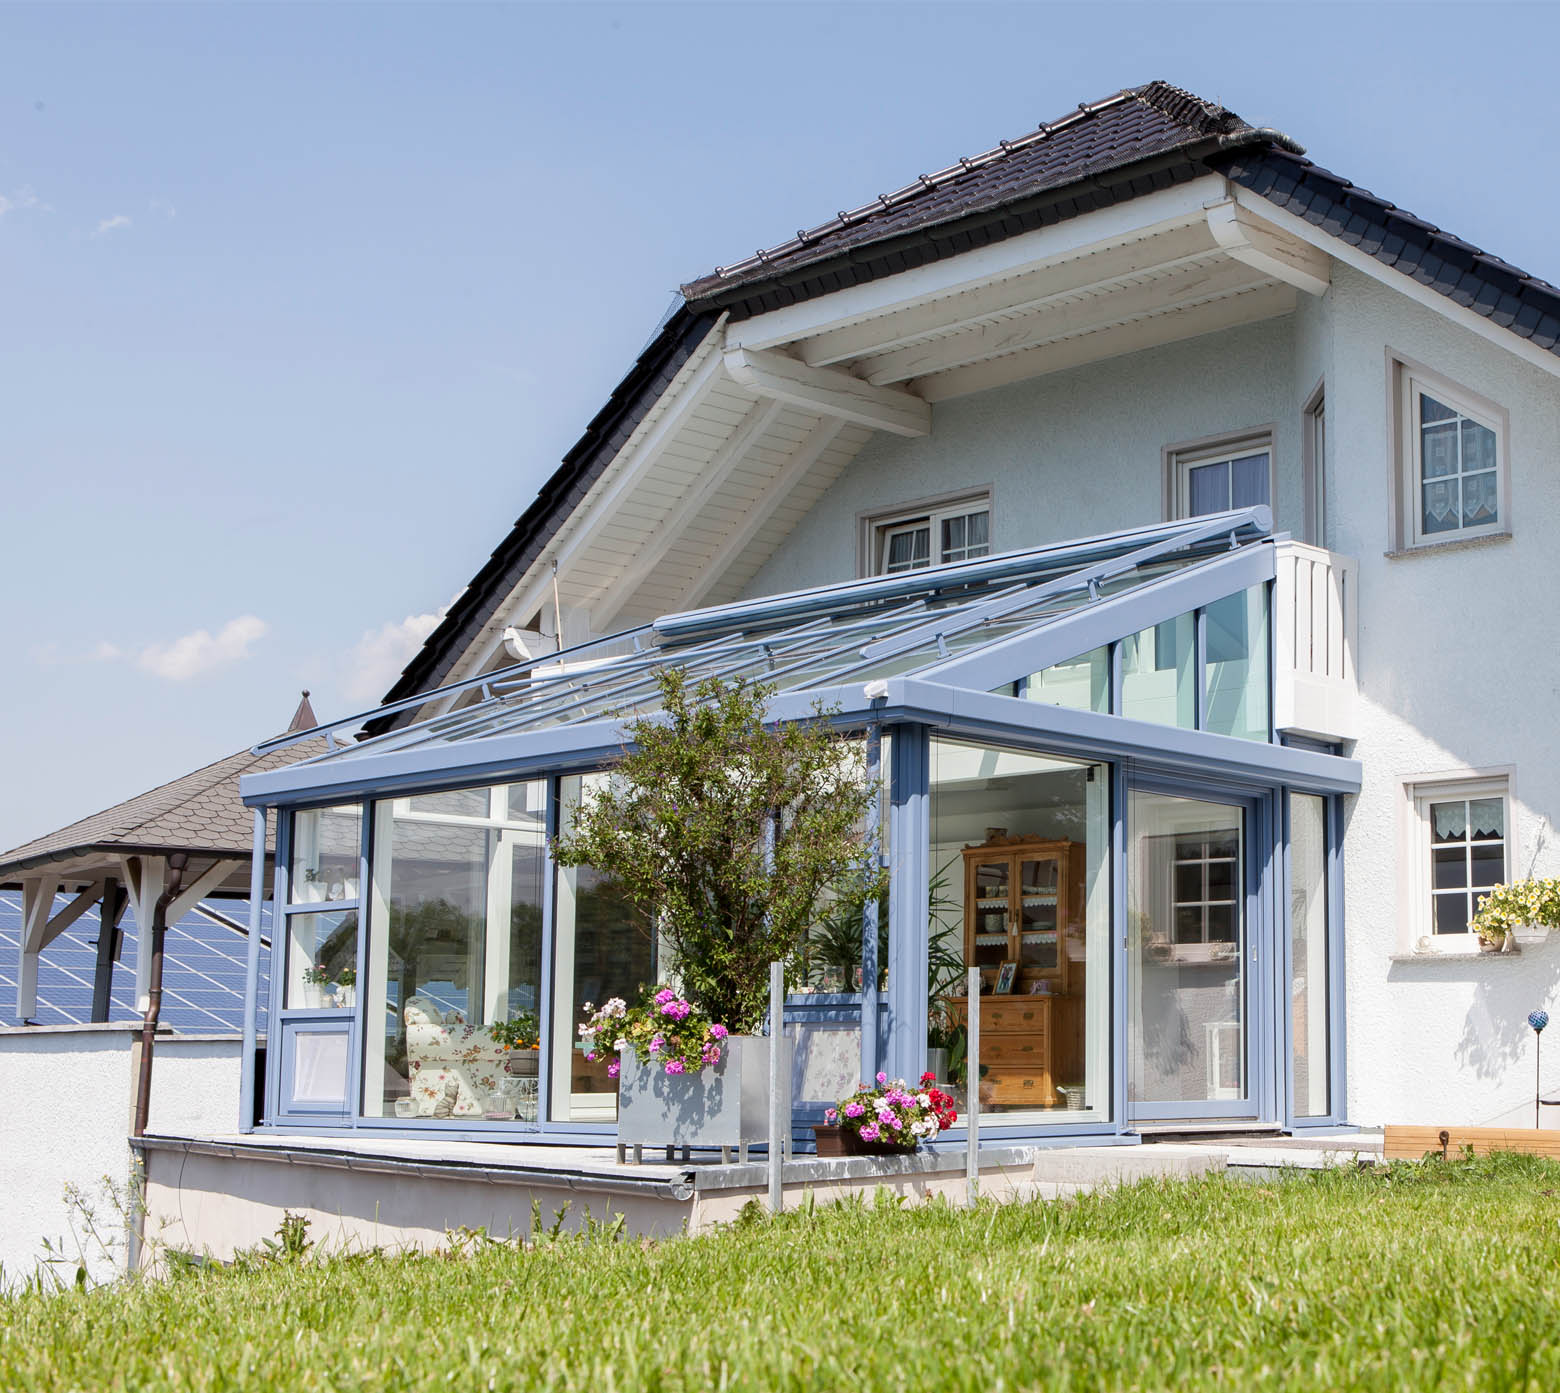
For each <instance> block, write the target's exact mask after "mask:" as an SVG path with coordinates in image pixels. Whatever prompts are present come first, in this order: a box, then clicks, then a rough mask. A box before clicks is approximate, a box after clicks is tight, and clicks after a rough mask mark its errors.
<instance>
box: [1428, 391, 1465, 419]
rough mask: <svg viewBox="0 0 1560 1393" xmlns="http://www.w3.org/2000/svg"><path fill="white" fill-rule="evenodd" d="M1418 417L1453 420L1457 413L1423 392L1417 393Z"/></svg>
mask: <svg viewBox="0 0 1560 1393" xmlns="http://www.w3.org/2000/svg"><path fill="white" fill-rule="evenodd" d="M1419 419H1420V420H1421V421H1455V420H1456V419H1457V413H1456V412H1455V411H1453V410H1452V408H1451V407H1449V406H1443V405H1442V404H1441V403H1440V402H1438V401H1437V400H1436V399H1435V398H1434V397H1432V396H1430V395H1428V394H1427V393H1425V392H1421V393H1420V394H1419Z"/></svg>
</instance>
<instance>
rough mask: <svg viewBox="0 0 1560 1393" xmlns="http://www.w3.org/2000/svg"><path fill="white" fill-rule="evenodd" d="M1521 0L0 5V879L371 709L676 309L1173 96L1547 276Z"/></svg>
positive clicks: (1534, 30)
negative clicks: (1067, 134)
mask: <svg viewBox="0 0 1560 1393" xmlns="http://www.w3.org/2000/svg"><path fill="white" fill-rule="evenodd" d="M1557 40H1560V9H1556V8H1554V7H1551V6H1547V5H1527V6H1515V7H1507V6H1501V5H1494V4H1485V5H1448V6H1431V5H1411V4H1387V5H1380V6H1369V5H1342V4H1315V5H1305V6H1290V5H1279V4H1261V3H1248V4H1244V5H1239V6H1210V5H1196V4H1177V3H1161V4H1157V5H1153V6H1135V5H1125V4H1119V5H1118V4H1105V3H1100V4H1092V5H1042V4H1026V5H984V4H961V3H956V0H944V3H941V4H937V5H930V6H919V5H914V4H896V5H892V6H881V5H873V4H852V3H836V4H830V5H801V4H785V5H772V4H735V3H734V4H727V5H692V6H690V5H680V6H677V5H661V4H638V5H628V6H621V5H584V4H576V5H569V6H548V5H520V4H512V5H504V6H479V5H463V4H437V5H416V4H406V3H403V4H398V5H395V6H372V5H366V4H352V5H348V4H338V5H331V6H309V5H304V4H259V5H251V6H235V5H200V6H180V5H175V4H158V5H146V6H138V5H133V4H116V5H113V6H108V7H103V8H97V7H93V6H88V5H80V4H50V5H44V6H37V7H33V6H26V5H16V4H9V5H0V484H3V487H0V595H3V598H4V604H3V608H0V615H3V620H0V623H3V629H0V849H3V848H7V847H10V846H14V845H17V844H20V843H21V842H23V841H25V840H28V839H29V838H31V837H34V836H38V835H41V834H43V833H45V832H48V831H51V830H53V829H54V828H56V827H58V826H61V825H63V824H65V823H67V822H69V821H72V820H74V819H75V818H78V817H81V816H84V815H86V814H88V813H90V812H93V811H95V810H97V809H99V808H102V807H106V806H108V805H109V804H111V803H114V802H117V801H119V800H121V799H123V798H126V797H129V796H132V795H134V794H136V793H139V792H141V791H142V790H144V789H147V788H150V787H152V786H154V785H156V784H159V783H162V782H165V781H166V780H168V779H172V778H175V777H177V776H179V775H181V774H183V773H185V772H187V771H189V770H191V769H194V768H196V767H198V766H200V765H202V764H205V763H208V762H210V761H212V760H215V759H218V758H221V757H223V756H225V755H228V754H231V753H233V752H235V751H237V750H239V749H242V748H244V747H246V746H248V745H251V744H253V743H254V742H255V741H257V740H260V739H263V738H265V737H266V736H268V735H271V734H273V733H275V732H277V731H279V730H280V729H282V728H283V727H284V726H285V725H286V723H287V721H288V719H289V718H290V717H291V715H292V712H293V709H294V707H295V705H296V704H297V700H298V693H299V691H300V689H302V688H308V689H309V690H310V691H311V692H312V693H313V697H312V700H313V704H314V707H315V709H316V711H317V712H318V713H319V714H320V715H321V717H326V718H329V717H338V716H343V715H346V714H348V713H350V712H352V711H355V710H360V709H363V708H366V707H369V706H372V705H373V704H374V703H375V702H376V701H377V700H378V698H379V697H380V696H381V695H382V694H383V693H384V691H385V690H386V689H387V688H388V686H389V685H390V683H391V682H392V681H393V680H394V678H395V677H396V675H397V674H398V673H399V671H400V669H401V667H402V665H403V664H404V663H405V661H406V660H407V659H408V658H409V657H410V655H411V653H412V652H413V651H414V649H415V647H416V646H417V643H418V642H419V640H420V639H421V638H422V637H423V636H424V635H425V634H426V633H427V632H428V631H429V630H430V629H431V628H432V626H433V625H434V623H436V622H437V618H438V616H439V614H440V613H441V611H442V609H443V608H444V607H445V606H447V605H448V604H449V603H450V601H451V600H452V599H453V598H454V597H455V596H456V595H457V594H458V593H459V591H460V590H461V589H462V588H463V586H464V585H465V583H466V581H467V580H468V579H469V578H470V577H471V576H472V575H473V574H474V573H475V572H476V570H477V569H478V567H479V566H480V565H481V564H482V562H483V561H484V560H485V559H486V558H487V556H488V554H489V553H490V552H491V551H492V549H493V548H494V547H495V546H496V545H497V544H498V543H499V542H500V541H501V540H502V538H503V536H504V534H505V533H506V531H507V530H508V528H509V525H510V524H511V523H512V522H513V520H514V519H515V518H516V517H517V516H518V515H519V514H520V513H521V512H522V511H523V510H524V508H525V507H526V505H527V504H528V503H529V502H530V500H531V498H532V497H533V496H534V494H535V492H536V490H537V488H538V487H539V486H540V484H541V483H542V482H543V480H544V479H545V478H546V477H547V475H548V474H549V473H550V472H551V471H552V470H553V469H554V468H555V467H556V465H557V463H558V461H559V460H560V459H561V457H562V456H563V454H564V453H565V451H567V450H568V448H569V447H570V446H571V445H572V444H573V443H574V441H575V440H576V439H577V438H578V436H579V434H580V432H581V431H582V429H583V428H584V426H585V424H586V422H587V421H588V420H589V419H590V417H591V416H592V415H593V414H594V413H595V411H596V410H597V409H598V408H599V407H600V406H601V404H602V403H603V402H604V401H605V399H606V397H607V395H608V393H609V392H610V391H611V389H612V387H613V386H614V385H615V383H616V382H617V381H618V379H619V378H620V377H621V376H622V375H623V374H624V372H626V371H627V369H628V368H629V366H630V365H631V364H632V362H633V360H634V357H635V356H636V354H637V353H638V352H639V350H640V349H641V348H642V347H643V345H644V343H645V341H646V340H647V338H648V337H649V336H650V334H651V333H652V331H653V330H654V328H655V327H656V324H657V322H658V321H659V319H660V318H661V316H662V315H663V314H664V312H665V311H666V309H667V307H668V305H669V304H670V302H671V298H672V296H673V294H674V293H675V291H676V288H677V286H678V285H679V284H680V283H682V282H684V281H687V280H689V279H692V278H693V277H694V276H696V275H698V274H700V273H702V272H705V271H707V270H709V269H711V268H712V267H713V266H715V265H717V264H721V263H729V262H732V261H735V260H738V259H739V258H740V257H742V256H744V255H747V254H748V253H750V252H751V251H752V250H753V249H754V248H757V247H760V246H767V245H771V244H773V243H775V242H779V241H782V240H784V239H785V238H787V237H789V236H790V235H792V233H794V232H795V230H796V229H797V228H799V227H805V226H811V225H813V224H815V223H818V222H821V221H823V220H824V219H826V218H828V217H830V216H832V214H833V213H834V212H835V211H836V210H838V209H840V208H846V207H852V206H855V205H857V204H859V203H862V202H865V201H867V200H869V199H871V198H873V197H875V196H876V195H877V194H878V193H879V192H881V191H885V190H888V189H893V188H897V187H899V186H901V185H903V184H905V183H907V182H909V181H910V180H911V179H913V178H914V177H915V176H916V175H918V174H920V173H922V172H923V171H929V170H932V169H937V168H941V167H943V166H945V165H947V164H950V163H952V162H953V161H955V160H956V159H957V158H958V157H959V156H960V155H964V154H972V153H975V152H978V151H980V150H984V149H987V148H989V147H991V146H992V145H994V144H995V143H996V142H997V141H998V140H999V139H1001V138H1003V137H1005V136H1013V135H1018V134H1022V133H1023V132H1025V131H1028V130H1031V129H1033V128H1034V126H1035V125H1036V123H1037V122H1039V121H1042V120H1046V119H1054V118H1056V117H1058V116H1061V115H1063V114H1065V113H1066V112H1068V111H1069V110H1070V109H1072V108H1073V107H1074V106H1075V105H1076V104H1077V103H1078V102H1081V101H1089V100H1094V99H1098V98H1100V97H1103V96H1106V95H1108V94H1110V93H1112V92H1115V91H1117V90H1119V89H1120V88H1122V87H1126V86H1132V85H1135V84H1138V83H1141V82H1145V81H1148V80H1149V79H1152V78H1164V79H1167V80H1169V81H1171V82H1174V83H1177V84H1179V85H1180V86H1183V87H1187V88H1190V89H1191V90H1193V91H1195V92H1197V93H1198V94H1200V95H1202V96H1205V97H1208V98H1212V99H1216V100H1218V101H1221V102H1223V103H1224V104H1225V105H1227V106H1230V107H1232V108H1233V109H1234V110H1235V111H1237V112H1239V113H1240V114H1241V115H1242V116H1243V117H1245V118H1246V119H1247V120H1248V121H1250V122H1252V123H1253V124H1257V125H1267V126H1276V127H1278V128H1280V129H1282V130H1284V131H1286V132H1288V133H1289V134H1290V135H1292V136H1294V137H1295V138H1296V139H1298V140H1299V141H1300V142H1301V143H1302V144H1304V145H1305V146H1306V147H1307V149H1308V152H1309V153H1310V155H1311V157H1312V158H1314V159H1315V160H1317V161H1318V162H1319V163H1321V164H1323V165H1325V166H1327V167H1329V168H1331V169H1333V170H1335V171H1337V172H1339V173H1342V174H1344V175H1346V176H1347V177H1348V178H1350V179H1352V180H1353V181H1354V182H1355V183H1357V184H1359V185H1362V186H1364V187H1366V188H1369V189H1372V190H1373V191H1375V192H1377V193H1379V194H1382V195H1383V196H1385V197H1387V198H1390V199H1392V200H1393V201H1394V202H1396V203H1398V204H1400V205H1401V206H1403V207H1406V208H1410V209H1412V210H1413V211H1414V212H1415V213H1417V214H1419V215H1420V216H1422V217H1425V218H1428V219H1429V220H1430V221H1432V222H1435V223H1438V224H1440V225H1441V226H1443V227H1446V228H1448V229H1450V230H1451V231H1454V232H1456V233H1457V234H1458V235H1460V236H1462V237H1464V238H1466V239H1467V240H1469V241H1472V242H1474V243H1476V244H1478V245H1480V246H1483V247H1486V248H1488V249H1489V250H1491V251H1494V252H1496V253H1498V254H1500V255H1501V256H1503V257H1505V258H1506V259H1507V260H1508V261H1512V262H1514V263H1516V264H1517V265H1519V266H1522V267H1524V268H1525V269H1527V270H1529V271H1532V272H1533V273H1535V274H1538V275H1541V276H1544V277H1546V278H1548V279H1551V280H1556V281H1560V247H1557V246H1556V245H1555V239H1554V236H1553V232H1552V229H1553V227H1554V226H1555V225H1556V223H1557V220H1560V218H1557V214H1560V181H1557V180H1556V178H1555V173H1556V157H1555V153H1554V121H1555V108H1554V95H1553V94H1554V81H1553V54H1554V53H1555V51H1556V41H1557Z"/></svg>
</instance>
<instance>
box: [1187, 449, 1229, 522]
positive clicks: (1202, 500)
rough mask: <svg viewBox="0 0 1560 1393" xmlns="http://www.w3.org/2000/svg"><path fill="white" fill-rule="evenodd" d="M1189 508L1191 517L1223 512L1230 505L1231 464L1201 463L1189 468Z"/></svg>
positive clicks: (1226, 461)
mask: <svg viewBox="0 0 1560 1393" xmlns="http://www.w3.org/2000/svg"><path fill="white" fill-rule="evenodd" d="M1186 484H1187V508H1186V511H1187V513H1188V515H1189V516H1191V517H1194V518H1196V517H1201V516H1202V515H1203V514H1204V513H1222V512H1224V511H1225V510H1226V509H1227V508H1228V507H1229V506H1230V464H1229V461H1228V460H1220V461H1219V462H1218V463H1217V464H1199V465H1195V466H1193V467H1192V468H1191V469H1189V470H1187V473H1186Z"/></svg>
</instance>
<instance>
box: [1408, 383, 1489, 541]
mask: <svg viewBox="0 0 1560 1393" xmlns="http://www.w3.org/2000/svg"><path fill="white" fill-rule="evenodd" d="M1419 417H1420V425H1419V470H1420V479H1419V486H1420V530H1421V531H1422V532H1424V533H1426V534H1432V533H1437V532H1451V531H1455V530H1456V529H1457V528H1459V527H1488V526H1491V525H1493V524H1494V523H1496V522H1497V521H1499V516H1500V505H1499V498H1498V494H1499V491H1500V485H1499V482H1498V480H1497V475H1496V472H1495V471H1496V465H1497V463H1498V461H1497V450H1498V447H1497V444H1496V438H1495V432H1494V431H1493V430H1491V429H1490V428H1489V427H1488V426H1485V425H1481V424H1480V423H1479V422H1478V421H1474V420H1470V419H1469V418H1468V417H1466V416H1463V415H1461V414H1460V413H1459V412H1457V411H1454V410H1453V409H1452V408H1451V407H1449V406H1446V405H1445V404H1444V403H1442V402H1438V401H1436V400H1435V398H1433V397H1430V396H1427V395H1426V394H1424V393H1423V392H1421V393H1419Z"/></svg>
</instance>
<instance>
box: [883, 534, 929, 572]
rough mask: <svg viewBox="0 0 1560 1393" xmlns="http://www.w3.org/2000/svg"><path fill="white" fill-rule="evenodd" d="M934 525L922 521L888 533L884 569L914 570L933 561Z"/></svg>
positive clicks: (888, 570) (894, 570) (887, 570)
mask: <svg viewBox="0 0 1560 1393" xmlns="http://www.w3.org/2000/svg"><path fill="white" fill-rule="evenodd" d="M931 549H932V527H931V524H930V523H921V524H920V525H919V526H916V527H902V528H899V529H897V530H895V531H892V532H890V533H889V534H888V541H887V546H886V548H885V551H884V558H883V570H884V571H885V572H888V573H890V574H892V573H893V572H896V571H914V570H917V569H919V568H920V567H922V566H929V565H931V562H932V554H931Z"/></svg>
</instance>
